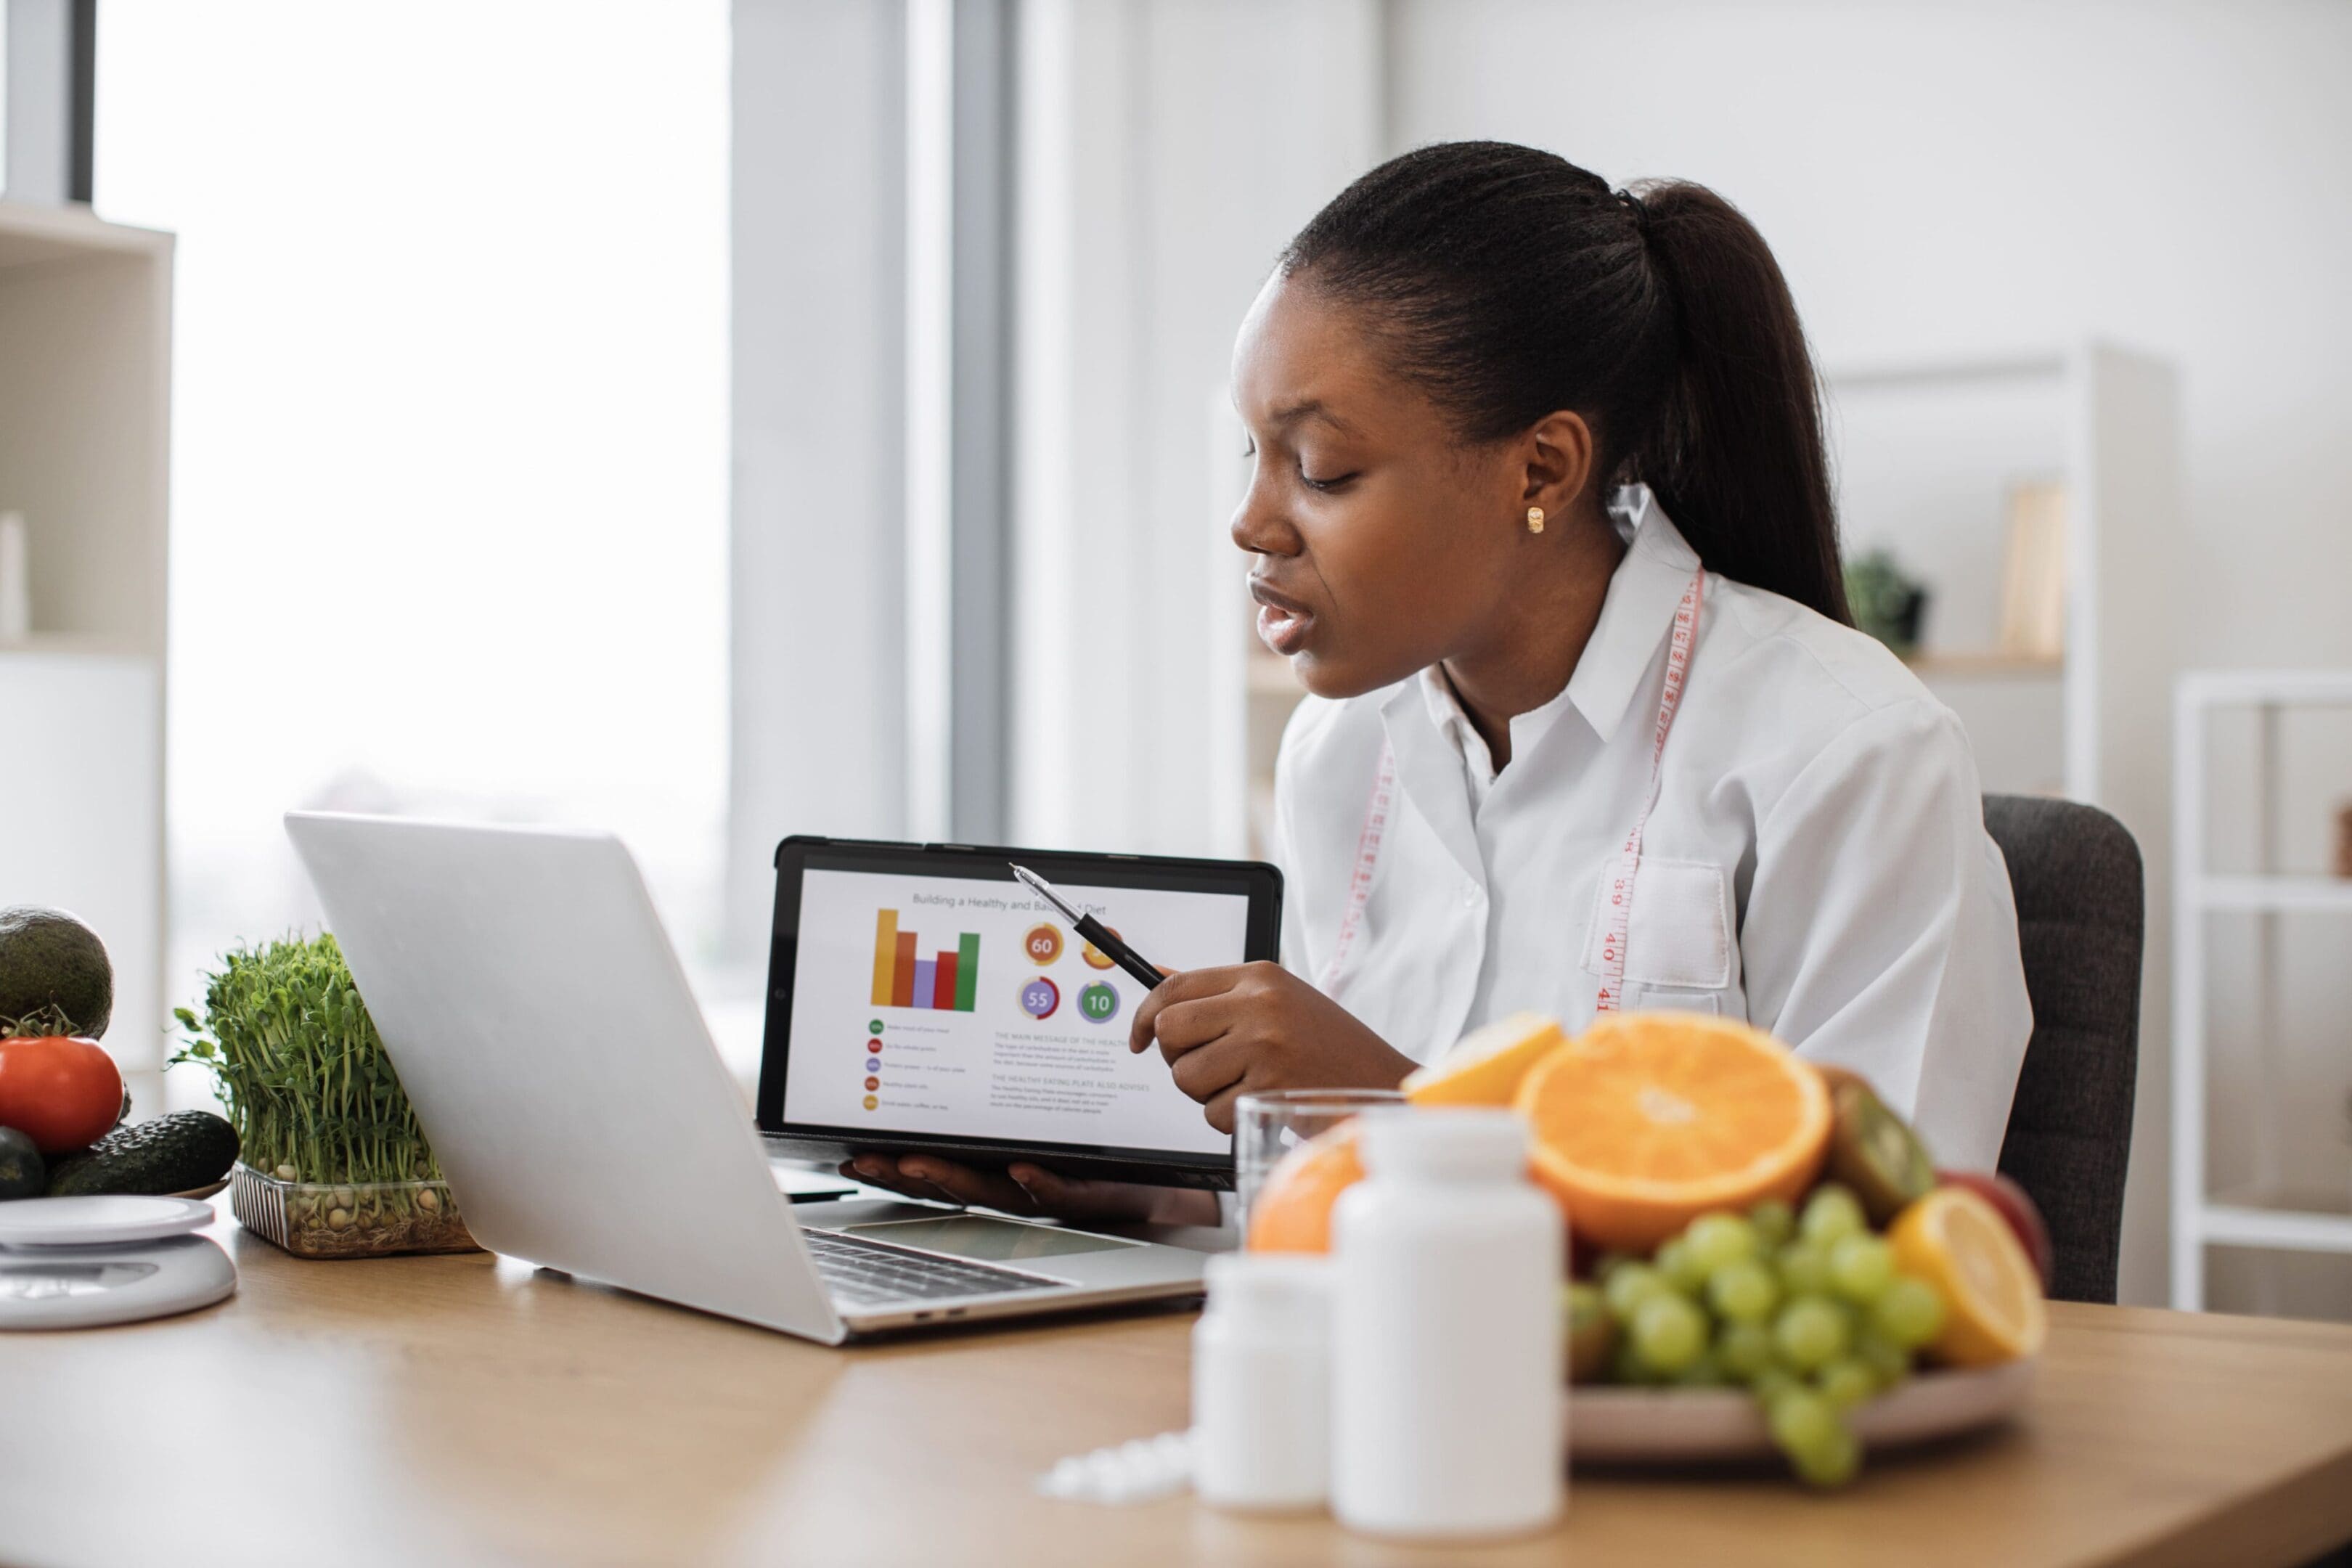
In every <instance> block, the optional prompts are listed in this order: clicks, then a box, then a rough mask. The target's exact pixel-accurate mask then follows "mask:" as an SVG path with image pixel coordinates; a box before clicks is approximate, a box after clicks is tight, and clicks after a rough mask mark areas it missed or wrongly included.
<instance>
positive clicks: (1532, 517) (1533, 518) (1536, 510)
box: [1528, 506, 1544, 533]
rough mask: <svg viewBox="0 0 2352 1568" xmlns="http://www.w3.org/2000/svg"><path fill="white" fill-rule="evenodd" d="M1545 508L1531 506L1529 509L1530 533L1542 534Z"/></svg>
mask: <svg viewBox="0 0 2352 1568" xmlns="http://www.w3.org/2000/svg"><path fill="white" fill-rule="evenodd" d="M1543 525H1544V515H1543V508H1541V507H1539V506H1531V507H1529V508H1528V532H1529V533H1541V532H1542V531H1543Z"/></svg>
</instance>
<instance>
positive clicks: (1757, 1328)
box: [1715, 1322, 1774, 1383]
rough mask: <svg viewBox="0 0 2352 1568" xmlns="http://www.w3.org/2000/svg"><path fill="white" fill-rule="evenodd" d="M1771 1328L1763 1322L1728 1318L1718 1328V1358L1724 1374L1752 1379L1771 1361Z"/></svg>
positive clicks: (1768, 1365)
mask: <svg viewBox="0 0 2352 1568" xmlns="http://www.w3.org/2000/svg"><path fill="white" fill-rule="evenodd" d="M1773 1353H1774V1352H1773V1349H1772V1331H1771V1330H1769V1329H1768V1328H1766V1327H1765V1326H1764V1325H1763V1324H1761V1323H1742V1322H1728V1323H1726V1324H1724V1325H1723V1327H1722V1328H1720V1329H1718V1330H1717V1331H1716V1335H1715V1362H1716V1364H1717V1366H1719V1367H1721V1368H1722V1369H1723V1373H1724V1375H1725V1376H1727V1377H1733V1378H1737V1379H1738V1380H1739V1381H1740V1382H1742V1383H1748V1382H1752V1381H1753V1380H1754V1379H1755V1378H1756V1376H1757V1375H1758V1374H1759V1373H1762V1372H1764V1371H1766V1370H1767V1369H1769V1367H1770V1366H1771V1364H1772V1356H1773Z"/></svg>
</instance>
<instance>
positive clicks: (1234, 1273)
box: [1192, 1252, 1331, 1510]
mask: <svg viewBox="0 0 2352 1568" xmlns="http://www.w3.org/2000/svg"><path fill="white" fill-rule="evenodd" d="M1329 1272H1330V1264H1329V1262H1328V1260H1327V1259H1325V1258H1315V1257H1309V1256H1307V1255H1304V1254H1299V1253H1281V1252H1237V1253H1231V1254H1227V1255H1224V1256H1221V1257H1216V1258H1210V1259H1209V1264H1208V1276H1209V1305H1208V1310H1206V1311H1205V1312H1203V1313H1202V1315H1201V1321H1200V1322H1199V1323H1197V1324H1196V1325H1194V1327H1193V1329H1192V1489H1193V1490H1194V1491H1195V1492H1196V1493H1198V1494H1199V1496H1200V1499H1201V1500H1202V1502H1205V1503H1207V1504H1209V1505H1210V1506H1212V1507H1213V1508H1227V1509H1262V1510H1289V1509H1314V1508H1320V1507H1322V1506H1323V1500H1324V1497H1325V1495H1326V1492H1327V1489H1328V1477H1329V1462H1328V1459H1329V1446H1330V1425H1331V1380H1330V1354H1331V1343H1330V1341H1331V1314H1330V1292H1329V1283H1330V1280H1329Z"/></svg>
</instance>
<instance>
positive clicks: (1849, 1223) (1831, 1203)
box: [1797, 1182, 1870, 1247]
mask: <svg viewBox="0 0 2352 1568" xmlns="http://www.w3.org/2000/svg"><path fill="white" fill-rule="evenodd" d="M1869 1228H1870V1223H1869V1221H1868V1220H1866V1219H1865V1218H1864V1216H1863V1212H1862V1200H1861V1199H1859V1198H1857V1197H1855V1196H1854V1195H1853V1193H1851V1192H1849V1191H1848V1190H1847V1189H1845V1188H1844V1187H1842V1186H1840V1185H1838V1184H1836V1183H1835V1182H1823V1183H1822V1184H1821V1185H1820V1186H1818V1187H1815V1188H1814V1189H1813V1195H1812V1196H1811V1197H1810V1198H1808V1199H1806V1200H1805V1212H1804V1215H1803V1216H1802V1217H1801V1218H1800V1219H1799V1220H1798V1221H1797V1230H1798V1233H1799V1234H1800V1235H1801V1236H1802V1237H1804V1238H1805V1239H1806V1240H1807V1241H1810V1242H1812V1243H1814V1244H1815V1245H1817V1246H1821V1247H1828V1246H1830V1245H1832V1243H1834V1242H1835V1241H1837V1240H1838V1238H1839V1237H1847V1236H1853V1235H1856V1234H1858V1233H1860V1232H1862V1231H1865V1230H1868V1229H1869Z"/></svg>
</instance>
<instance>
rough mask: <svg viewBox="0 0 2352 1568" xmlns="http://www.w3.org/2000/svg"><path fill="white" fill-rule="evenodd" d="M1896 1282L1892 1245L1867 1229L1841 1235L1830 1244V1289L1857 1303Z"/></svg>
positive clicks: (1863, 1303) (1880, 1293)
mask: <svg viewBox="0 0 2352 1568" xmlns="http://www.w3.org/2000/svg"><path fill="white" fill-rule="evenodd" d="M1894 1282H1895V1249H1894V1248H1893V1247H1889V1246H1887V1245H1886V1243H1885V1242H1884V1241H1882V1240H1880V1239H1879V1238H1878V1237H1874V1236H1871V1235H1869V1234H1867V1233H1864V1234H1860V1235H1855V1236H1842V1237H1838V1239H1837V1241H1836V1242H1835V1243H1834V1244H1832V1246H1831V1247H1830V1289H1832V1290H1835V1291H1836V1292H1837V1293H1838V1294H1839V1295H1841V1296H1843V1297H1844V1298H1845V1299H1846V1300H1849V1301H1852V1302H1853V1303H1854V1304H1855V1305H1856V1306H1858V1307H1867V1306H1869V1305H1870V1304H1871V1303H1872V1302H1873V1301H1875V1300H1878V1299H1879V1298H1880V1297H1881V1296H1884V1295H1885V1294H1886V1287H1887V1286H1889V1285H1891V1284H1893V1283H1894Z"/></svg>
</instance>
